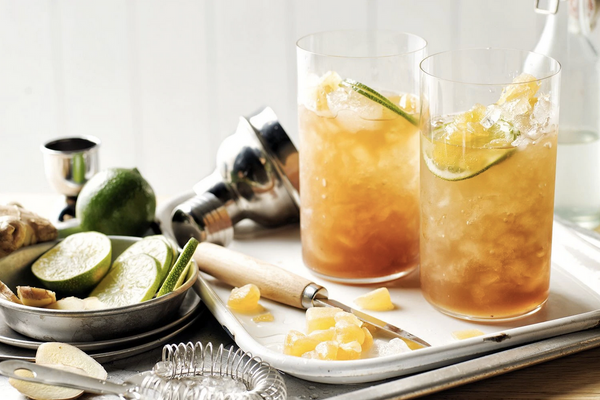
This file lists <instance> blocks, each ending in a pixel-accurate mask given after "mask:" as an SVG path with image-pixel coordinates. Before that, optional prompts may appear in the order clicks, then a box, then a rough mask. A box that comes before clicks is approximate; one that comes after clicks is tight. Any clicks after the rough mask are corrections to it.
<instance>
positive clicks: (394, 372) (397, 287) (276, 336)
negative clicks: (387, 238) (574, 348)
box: [158, 196, 600, 384]
mask: <svg viewBox="0 0 600 400" xmlns="http://www.w3.org/2000/svg"><path fill="white" fill-rule="evenodd" d="M183 198H185V197H183V196H179V197H178V198H175V199H172V200H171V201H170V202H168V203H167V204H165V205H163V206H162V207H161V209H160V210H159V213H158V215H159V218H160V219H161V226H162V227H163V229H164V230H165V233H166V234H168V233H169V229H168V226H167V225H168V223H167V222H168V221H170V210H172V208H173V207H174V206H175V205H177V204H179V203H180V202H181V201H182V199H183ZM165 228H166V229H165ZM229 247H230V248H231V249H233V250H236V251H239V252H242V253H245V254H248V255H250V256H253V257H256V258H259V259H261V260H264V261H267V262H270V263H272V264H274V265H277V266H279V267H281V268H285V269H287V270H290V271H292V272H294V273H296V274H298V275H301V276H304V277H306V278H309V279H311V280H313V281H315V282H316V283H318V284H321V285H323V286H325V287H326V288H327V289H328V291H329V294H330V297H331V298H333V299H336V300H339V301H341V302H343V303H346V304H348V305H352V300H353V299H354V298H356V297H357V296H359V295H361V294H364V293H366V292H367V291H370V290H372V289H374V288H375V287H378V286H381V285H375V286H345V285H341V284H336V283H332V282H329V281H326V280H323V279H320V278H318V277H316V276H314V275H312V274H311V273H310V272H309V270H308V269H307V268H306V267H305V266H304V264H303V263H302V257H301V246H300V235H299V230H298V227H288V228H286V229H278V230H275V231H270V232H266V233H265V232H262V233H261V234H260V235H257V236H255V237H248V235H244V238H243V239H240V238H238V237H236V239H235V240H234V242H233V243H232V244H231V245H230V246H229ZM552 260H553V262H552V277H551V285H550V287H551V290H550V297H549V299H548V302H547V303H546V305H545V306H544V307H543V308H542V310H540V311H539V312H538V313H536V314H534V315H532V316H530V317H526V318H523V319H520V320H516V321H511V322H504V323H493V324H492V323H476V322H468V321H462V320H458V319H455V318H452V317H448V316H446V315H443V314H441V313H440V312H438V311H436V310H435V309H434V308H433V307H431V305H429V303H428V302H427V301H426V300H425V299H424V298H423V296H422V295H421V292H420V289H419V283H418V274H411V275H409V276H408V277H406V278H404V279H401V280H398V281H396V282H392V283H388V284H386V286H387V287H388V289H389V290H390V293H391V296H392V301H393V302H394V304H395V305H396V308H395V309H394V310H392V311H386V312H372V314H373V315H374V316H376V317H378V318H380V319H383V320H385V321H387V322H390V323H392V324H394V325H397V326H399V327H401V328H403V329H405V330H408V331H409V332H411V333H413V334H415V335H417V336H419V337H421V338H423V339H424V340H426V341H427V342H429V343H430V344H431V345H432V347H430V348H426V349H421V350H417V351H413V352H410V353H404V354H398V355H393V356H387V357H381V358H372V359H361V360H355V361H321V360H311V359H303V358H299V357H293V356H287V355H284V354H283V353H282V348H283V340H284V337H285V335H286V333H287V332H288V331H289V330H290V329H296V330H301V331H305V319H304V313H305V312H304V311H303V310H299V309H295V308H292V307H288V306H285V305H281V304H278V303H275V302H272V301H269V300H266V299H261V304H262V305H263V306H264V307H265V308H266V309H267V310H268V311H270V312H271V313H272V314H273V316H274V317H275V321H274V322H264V323H255V322H253V321H252V316H246V315H239V314H233V313H231V312H230V311H229V309H228V308H227V307H226V306H225V304H226V302H227V298H228V296H229V293H230V291H231V287H230V286H228V285H225V284H222V283H221V282H219V281H217V280H215V279H214V278H212V277H210V276H208V275H206V274H201V279H199V280H198V283H197V285H198V289H199V292H200V293H201V297H202V300H203V301H204V303H205V304H206V306H207V307H208V309H209V310H210V311H211V312H212V313H213V314H214V316H215V317H216V318H217V320H218V321H219V322H220V323H221V324H222V325H223V327H224V328H225V329H227V330H228V331H229V333H230V334H231V336H232V337H233V338H234V339H235V342H236V343H237V345H238V346H239V347H240V348H242V349H243V350H244V351H246V352H250V353H252V354H254V355H256V356H259V357H261V358H262V359H263V360H265V361H267V362H268V363H270V364H271V365H273V366H274V367H275V368H277V369H280V370H281V371H284V372H286V373H289V374H291V375H294V376H297V377H300V378H303V379H306V380H309V381H315V382H325V383H336V384H341V383H361V382H370V381H376V380H381V379H386V378H392V377H398V376H402V375H407V374H412V373H415V372H418V371H424V370H429V369H433V368H437V367H441V366H444V365H449V364H452V363H456V362H459V361H462V360H466V359H470V358H474V357H476V356H478V355H481V354H485V353H490V352H494V351H498V350H500V349H504V348H507V347H513V346H518V345H522V344H524V343H529V342H533V341H537V340H541V339H544V338H548V337H552V336H557V335H562V334H566V333H570V332H574V331H579V330H583V329H588V328H592V327H595V326H597V325H598V323H599V321H600V249H598V248H596V247H595V246H594V245H593V244H591V243H590V242H587V241H584V240H582V239H581V238H580V237H579V236H578V235H576V234H575V233H574V231H572V230H571V229H569V228H567V227H565V226H564V225H562V224H559V223H555V224H554V242H553V254H552ZM474 328H475V329H479V330H481V331H483V332H484V333H485V335H484V336H480V337H475V338H470V339H465V340H462V341H458V340H456V339H454V338H453V337H452V332H454V331H459V330H465V329H474Z"/></svg>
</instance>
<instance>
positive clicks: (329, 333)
mask: <svg viewBox="0 0 600 400" xmlns="http://www.w3.org/2000/svg"><path fill="white" fill-rule="evenodd" d="M308 336H310V337H311V338H313V339H315V340H318V341H319V342H326V341H328V340H333V339H334V338H335V328H329V329H324V330H320V331H312V332H311V333H309V334H308Z"/></svg>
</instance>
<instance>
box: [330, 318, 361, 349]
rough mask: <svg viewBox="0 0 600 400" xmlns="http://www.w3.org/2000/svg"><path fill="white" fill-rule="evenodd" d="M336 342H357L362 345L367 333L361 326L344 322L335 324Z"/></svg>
mask: <svg viewBox="0 0 600 400" xmlns="http://www.w3.org/2000/svg"><path fill="white" fill-rule="evenodd" d="M335 340H336V341H337V342H339V343H350V342H354V341H356V342H358V343H360V344H362V343H363V342H364V341H365V333H364V332H363V330H362V328H361V327H360V326H358V325H355V324H353V323H351V322H348V321H345V320H342V321H339V322H336V324H335Z"/></svg>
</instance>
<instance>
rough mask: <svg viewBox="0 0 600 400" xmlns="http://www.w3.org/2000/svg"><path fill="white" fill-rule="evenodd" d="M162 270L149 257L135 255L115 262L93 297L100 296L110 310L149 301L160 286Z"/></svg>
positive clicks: (93, 292) (94, 291)
mask: <svg viewBox="0 0 600 400" xmlns="http://www.w3.org/2000/svg"><path fill="white" fill-rule="evenodd" d="M160 268H161V266H160V263H159V262H158V261H157V260H156V259H155V258H154V257H151V256H149V255H147V254H133V255H132V256H130V257H126V258H124V259H122V260H120V261H117V260H115V262H114V263H113V266H112V268H111V269H110V271H109V272H108V274H107V275H106V276H105V277H104V279H102V280H101V281H100V283H99V284H98V286H96V288H94V290H93V291H92V293H90V297H93V296H95V297H97V298H98V300H100V301H101V302H102V303H104V304H106V305H107V306H108V307H121V306H127V305H130V304H137V303H141V302H142V301H146V300H149V299H151V298H152V297H153V296H154V293H156V290H157V289H158V286H159V285H160V276H159V273H160Z"/></svg>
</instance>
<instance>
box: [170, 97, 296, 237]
mask: <svg viewBox="0 0 600 400" xmlns="http://www.w3.org/2000/svg"><path fill="white" fill-rule="evenodd" d="M298 172H299V167H298V151H297V150H296V147H295V146H294V144H293V143H292V141H291V140H290V138H289V137H288V135H287V134H286V132H285V131H284V129H283V127H282V126H281V125H280V124H279V121H278V119H277V116H276V115H275V113H274V112H273V110H272V109H271V108H269V107H266V108H264V109H262V110H260V111H259V112H257V113H255V114H253V115H251V116H249V117H240V121H239V124H238V126H237V128H236V130H235V132H234V133H233V134H232V135H231V136H229V137H227V138H226V139H225V140H224V141H223V143H221V145H220V147H219V150H218V151H217V166H216V169H215V171H214V172H213V173H212V174H210V175H209V176H207V177H206V178H204V179H203V180H201V181H200V182H198V183H197V184H196V185H195V186H194V192H195V196H193V197H192V198H190V199H188V200H187V201H185V202H184V203H182V204H179V205H178V206H177V207H175V209H174V210H173V213H172V218H171V220H172V229H173V233H174V235H175V238H176V239H177V242H178V243H179V245H180V246H183V245H185V243H186V242H187V241H188V239H189V238H190V237H194V238H196V239H197V240H198V241H200V242H203V241H206V242H211V243H216V244H220V245H224V246H226V245H227V244H229V243H230V242H231V240H233V232H234V231H233V226H234V225H235V224H236V223H238V222H239V221H241V220H243V219H251V220H253V221H254V222H256V223H257V224H259V225H262V226H265V227H277V226H281V225H285V224H288V223H293V222H297V221H298V220H299V209H300V196H299V190H298V182H299V179H298Z"/></svg>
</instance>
